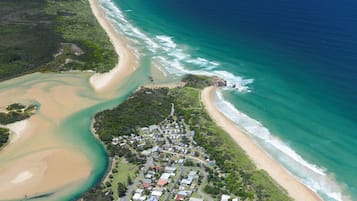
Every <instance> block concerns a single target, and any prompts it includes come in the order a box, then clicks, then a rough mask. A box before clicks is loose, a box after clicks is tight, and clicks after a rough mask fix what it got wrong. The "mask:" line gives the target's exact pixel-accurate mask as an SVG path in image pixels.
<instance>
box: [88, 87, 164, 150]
mask: <svg viewBox="0 0 357 201" xmlns="http://www.w3.org/2000/svg"><path fill="white" fill-rule="evenodd" d="M168 92H169V89H164V88H163V89H155V90H154V89H146V88H145V89H142V90H140V91H137V92H136V93H134V94H133V95H132V96H130V97H129V98H128V99H127V100H126V101H124V102H123V103H122V104H121V105H120V107H116V108H114V109H112V110H105V111H103V112H100V113H98V114H97V115H95V124H94V129H95V130H96V133H97V134H98V135H99V137H100V139H101V140H103V141H104V142H106V143H107V142H111V140H112V137H113V136H123V135H129V134H131V133H136V132H137V131H136V128H138V127H140V126H147V125H152V124H156V123H157V122H160V121H162V120H163V119H165V118H166V116H167V114H169V113H170V110H171V101H170V97H168V96H167V93H168ZM153 97H155V98H153Z"/></svg>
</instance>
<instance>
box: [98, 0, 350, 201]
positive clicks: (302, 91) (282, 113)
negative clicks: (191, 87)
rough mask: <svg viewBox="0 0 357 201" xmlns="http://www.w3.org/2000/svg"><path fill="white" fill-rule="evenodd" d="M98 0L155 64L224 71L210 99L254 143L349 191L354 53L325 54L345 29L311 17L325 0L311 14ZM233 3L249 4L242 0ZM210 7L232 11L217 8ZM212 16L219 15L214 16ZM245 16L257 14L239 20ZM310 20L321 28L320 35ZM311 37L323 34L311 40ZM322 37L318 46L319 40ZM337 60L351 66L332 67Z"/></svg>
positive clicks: (170, 72)
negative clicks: (224, 82)
mask: <svg viewBox="0 0 357 201" xmlns="http://www.w3.org/2000/svg"><path fill="white" fill-rule="evenodd" d="M226 1H227V2H226ZM100 2H101V4H102V6H103V7H104V8H105V10H106V11H107V15H108V17H109V18H110V19H111V20H112V21H113V23H114V24H115V26H116V28H117V30H118V31H119V32H121V33H122V34H123V35H125V36H126V37H127V38H128V40H130V41H131V42H132V44H131V48H133V50H134V51H135V52H136V55H137V57H138V58H139V59H140V60H143V61H145V62H146V65H154V66H157V67H159V68H161V69H162V70H163V71H164V74H165V75H167V76H172V77H180V76H182V75H184V74H188V73H191V74H198V75H209V76H219V77H221V78H224V79H226V80H227V82H228V87H226V88H224V89H222V90H221V91H220V92H219V93H218V97H219V100H220V101H218V102H217V104H218V108H219V109H220V110H221V111H222V112H223V113H224V114H226V115H227V116H228V117H229V118H231V120H232V121H234V122H235V123H236V124H237V125H238V126H239V127H241V128H243V129H244V130H245V131H246V132H247V133H249V135H250V136H251V137H252V138H253V139H254V140H255V142H256V143H257V144H258V145H259V146H261V147H262V148H264V150H265V151H266V152H267V153H268V154H269V155H271V156H272V157H274V158H275V159H276V160H277V161H279V162H280V163H281V164H282V165H283V166H284V167H285V168H286V169H288V170H289V171H290V172H291V173H292V174H293V175H294V176H295V177H296V178H298V179H299V180H300V181H301V182H303V183H304V184H305V185H307V186H308V187H309V188H310V189H312V190H313V191H315V192H317V193H318V194H319V195H320V196H321V197H322V198H323V199H324V200H350V199H353V198H357V197H356V196H357V191H356V188H355V186H357V175H356V174H355V168H357V167H356V164H357V152H356V150H355V149H354V147H355V146H357V140H356V138H357V136H356V132H354V131H355V130H356V129H357V127H356V124H355V121H356V119H355V117H356V110H354V109H356V107H355V106H354V104H353V100H357V99H356V96H355V95H353V94H354V92H356V88H354V87H351V85H346V83H345V82H346V80H348V81H349V82H351V84H352V83H355V81H356V79H355V78H353V75H356V71H355V69H354V68H351V67H350V66H353V65H354V64H356V62H355V61H354V60H351V59H347V57H348V58H350V57H352V56H353V54H354V53H357V51H356V50H355V49H349V50H348V53H349V54H348V53H346V51H345V55H340V54H336V55H334V56H330V52H329V51H333V49H334V48H335V49H336V50H337V49H338V48H341V47H340V46H342V45H345V41H343V40H342V38H341V37H342V36H341V35H339V34H340V32H339V31H344V33H346V35H349V34H352V33H354V30H336V29H335V30H334V32H336V33H337V32H338V34H337V35H336V36H337V37H336V38H333V33H330V30H328V29H327V27H328V26H330V25H331V24H328V23H333V22H332V21H323V22H321V23H320V21H318V20H319V18H320V17H321V18H323V17H326V16H325V13H323V12H326V11H327V10H329V7H326V8H321V12H320V10H319V11H318V14H317V15H316V16H313V15H311V13H310V12H312V11H311V9H310V8H309V9H305V10H302V9H301V8H302V7H304V6H303V4H304V3H306V4H307V2H304V3H301V2H300V3H295V4H291V5H289V6H288V7H286V6H287V5H285V3H283V2H280V1H279V2H278V1H277V2H272V3H271V4H269V5H266V4H262V5H259V6H257V10H258V11H261V13H255V12H252V13H247V11H249V10H239V9H238V8H240V7H239V5H238V4H239V3H237V2H233V1H230V0H225V2H222V4H224V3H226V4H228V5H230V8H229V6H224V5H218V6H217V5H216V4H215V5H216V6H215V7H212V6H213V5H212V2H206V3H204V2H201V1H200V0H199V1H197V2H196V1H195V2H193V3H192V2H191V1H190V2H188V1H185V0H184V1H182V2H181V3H180V4H178V3H177V2H176V1H161V0H154V1H152V2H150V3H148V2H143V1H140V0H132V1H125V0H115V1H113V0H100ZM256 3H257V2H256ZM260 3H261V2H260ZM260 3H259V2H258V3H257V4H260ZM241 4H244V5H241V7H242V8H247V9H248V8H249V9H253V7H252V5H250V3H241ZM275 4H276V6H274V5H275ZM198 5H201V7H200V6H198ZM326 5H330V3H329V4H326ZM312 6H316V5H312ZM233 8H234V9H233ZM284 8H288V11H289V12H288V11H286V10H282V9H284ZM219 9H223V10H222V11H220V12H222V13H224V12H226V13H225V14H226V15H232V16H224V17H222V16H223V15H224V14H222V13H219V12H218V11H217V10H219ZM224 9H226V11H225V10H224ZM235 9H236V10H237V9H238V10H239V12H238V11H237V12H235ZM316 9H319V8H316ZM339 9H342V8H339ZM291 11H293V12H291ZM294 12H295V13H294ZM299 12H301V15H299V14H297V13H299ZM277 13H282V14H284V15H286V16H285V17H286V19H285V20H286V21H288V22H289V23H287V22H286V21H283V20H284V18H276V15H277ZM291 13H293V14H291ZM294 14H296V16H295V15H294ZM255 15H257V16H255ZM290 15H292V16H290ZM336 15H337V14H336ZM214 16H216V17H217V19H214ZM237 16H239V17H241V18H239V17H237ZM219 17H221V18H222V20H224V21H220V22H221V23H220V24H219V23H218V24H217V21H219V19H220V18H219ZM258 17H260V18H261V19H263V18H264V20H263V21H267V22H266V24H265V25H264V26H267V27H266V30H267V31H268V30H269V31H270V32H269V34H266V38H264V36H265V35H264V34H263V33H264V30H260V32H258V31H257V29H258V28H259V29H260V28H261V27H260V26H263V25H259V23H258V21H257V18H258ZM289 17H290V18H291V19H290V18H289ZM300 17H301V19H305V18H314V17H315V18H314V19H313V20H312V21H311V23H310V24H309V23H308V20H307V21H305V20H301V21H297V22H295V21H294V20H295V18H296V19H300ZM336 17H337V18H338V19H339V17H341V16H336ZM342 17H345V16H342ZM206 18H207V19H206ZM228 18H231V19H228ZM238 18H239V19H238ZM337 18H336V19H337ZM208 19H210V20H208ZM233 19H234V20H235V21H233ZM244 20H246V21H244ZM249 20H251V21H252V22H254V23H257V24H254V23H252V24H249V23H246V22H249ZM270 20H271V21H270ZM279 20H281V22H280V21H279ZM290 20H292V21H294V23H295V25H294V26H296V27H293V26H291V25H292V24H294V23H291V22H292V21H290ZM320 20H321V19H320ZM274 22H275V24H274ZM227 23H231V24H227ZM279 23H280V24H281V25H282V26H281V27H279ZM333 25H334V24H333ZM224 26H225V27H224ZM255 26H256V27H255ZM264 26H263V27H264ZM214 27H216V28H217V29H216V30H215V29H213V28H214ZM273 28H274V30H272V29H273ZM297 29H299V30H301V33H297ZM325 29H326V30H325ZM316 30H319V31H322V32H319V33H320V35H321V37H322V38H319V36H320V35H318V34H316ZM253 31H255V32H254V33H253ZM279 31H280V32H279ZM323 31H325V32H326V33H328V34H327V35H326V34H325V35H324V34H323ZM331 32H333V31H331ZM292 33H294V34H297V35H296V36H295V35H293V34H292ZM273 34H275V35H273ZM299 34H302V35H304V37H300V35H299ZM309 34H310V35H309ZM320 39H321V40H324V41H326V43H321V44H320V41H319V40H320ZM294 40H296V41H295V42H294ZM333 40H335V42H334V43H333V44H332V42H331V41H333ZM286 41H287V42H286ZM330 42H331V43H330ZM355 42H356V41H354V40H352V39H351V43H355ZM318 45H321V47H320V46H318ZM323 45H325V48H326V49H321V48H322V46H323ZM304 48H306V49H304ZM319 48H320V49H321V51H319ZM327 50H329V51H327ZM307 53H309V54H307ZM343 56H345V57H343ZM342 59H344V60H343V61H342ZM339 61H341V64H339ZM340 66H341V67H340ZM346 66H347V67H346ZM342 67H344V68H343V70H344V71H346V70H352V71H351V72H343V71H342V72H341V71H338V69H339V68H340V69H341V68H342ZM355 77H357V75H356V76H355ZM355 84H357V83H355ZM344 90H345V91H344ZM348 91H349V92H348ZM351 93H352V94H351Z"/></svg>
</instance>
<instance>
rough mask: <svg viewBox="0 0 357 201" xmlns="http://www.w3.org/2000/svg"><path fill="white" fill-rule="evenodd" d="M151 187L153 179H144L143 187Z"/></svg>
mask: <svg viewBox="0 0 357 201" xmlns="http://www.w3.org/2000/svg"><path fill="white" fill-rule="evenodd" d="M150 187H151V179H143V182H142V184H141V188H144V189H148V188H150Z"/></svg>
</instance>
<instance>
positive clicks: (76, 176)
mask: <svg viewBox="0 0 357 201" xmlns="http://www.w3.org/2000/svg"><path fill="white" fill-rule="evenodd" d="M90 4H91V8H92V11H93V13H94V15H95V16H96V18H97V19H98V21H99V23H100V24H101V25H102V27H103V28H104V30H105V31H106V32H107V34H108V36H109V38H110V40H111V42H112V43H113V45H114V47H115V50H116V52H117V53H118V55H119V54H120V62H119V63H118V65H117V66H116V67H115V68H114V69H113V70H111V71H110V72H108V73H105V74H95V75H93V76H92V77H90V78H89V75H90V74H91V73H88V72H86V73H79V72H78V73H74V72H72V73H61V74H40V73H35V74H31V75H26V76H22V77H19V78H15V79H12V80H8V81H6V82H3V83H0V89H1V90H0V106H6V105H9V104H12V103H15V102H19V101H20V102H23V101H26V102H32V101H36V102H38V103H39V104H40V107H39V111H38V112H37V113H36V114H35V115H34V116H32V117H31V118H30V119H28V120H25V121H23V122H18V123H15V124H13V125H10V126H9V128H10V129H11V130H12V132H13V133H14V138H13V139H12V143H9V144H8V145H7V146H6V147H5V148H4V149H2V150H1V151H0V200H10V199H21V198H24V196H25V195H26V196H36V195H40V194H44V193H51V192H55V191H57V190H59V189H63V188H64V187H68V186H71V189H72V187H73V189H72V190H75V188H78V187H79V186H81V184H82V183H83V182H86V180H87V179H88V177H89V176H90V174H91V172H92V171H93V170H92V167H93V162H94V161H90V160H89V159H88V157H87V156H86V155H85V153H83V152H82V151H81V149H80V148H78V145H77V144H76V143H75V142H70V141H68V140H66V139H65V138H64V137H63V136H66V135H76V133H64V132H66V130H65V129H64V128H62V127H61V123H63V121H65V120H66V119H67V118H68V117H69V116H71V115H73V114H76V113H78V112H79V111H81V110H83V109H85V108H88V107H91V106H93V105H95V104H98V103H100V102H102V101H104V100H107V98H113V97H114V96H113V95H114V94H113V91H114V90H115V89H118V87H120V85H121V84H122V83H124V80H125V78H127V77H128V76H129V75H130V74H131V73H133V72H134V71H135V65H136V64H137V61H136V60H135V56H134V54H133V53H132V52H131V51H130V50H129V49H128V48H127V44H126V43H125V41H124V40H123V39H122V38H120V37H119V35H118V34H117V33H116V32H115V30H114V29H113V27H112V26H111V24H110V22H109V21H108V20H107V19H106V18H105V16H104V13H103V10H102V9H101V8H100V6H99V4H98V2H97V1H96V0H90ZM88 78H89V79H90V84H91V85H92V87H90V86H89V85H88ZM93 88H94V89H95V91H97V92H100V96H98V94H97V93H94V91H93ZM103 95H104V96H103ZM104 97H105V98H104ZM14 189H16V190H14ZM67 190H70V189H67ZM59 194H60V192H59Z"/></svg>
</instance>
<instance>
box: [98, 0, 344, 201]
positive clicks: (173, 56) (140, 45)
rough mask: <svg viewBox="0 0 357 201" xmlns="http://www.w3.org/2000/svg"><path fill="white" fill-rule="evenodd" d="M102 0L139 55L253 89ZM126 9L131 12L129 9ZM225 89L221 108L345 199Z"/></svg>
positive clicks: (328, 194)
mask: <svg viewBox="0 0 357 201" xmlns="http://www.w3.org/2000/svg"><path fill="white" fill-rule="evenodd" d="M100 4H101V6H102V7H103V9H104V10H105V11H106V15H107V18H109V19H110V20H111V21H112V22H113V25H114V28H115V29H116V30H117V31H118V32H119V33H120V34H121V35H123V36H125V37H126V38H127V39H128V40H129V41H130V42H131V44H130V46H129V48H131V49H132V50H133V51H134V53H135V54H136V56H137V57H138V58H140V57H145V56H148V57H150V58H151V63H152V64H154V65H156V66H160V69H162V70H164V71H165V72H164V74H170V75H171V76H182V75H185V74H195V75H207V76H218V77H220V78H223V79H225V80H226V81H227V87H226V88H223V89H222V90H223V91H225V90H232V89H233V88H234V89H235V90H237V91H239V92H246V93H248V92H250V91H251V89H250V88H249V85H250V84H251V83H253V81H254V79H252V78H251V79H245V78H243V77H240V76H237V75H234V74H232V73H230V72H228V71H224V70H220V69H222V68H221V67H222V66H221V64H220V62H219V61H211V60H209V59H207V58H203V57H193V56H192V55H191V54H190V53H188V51H187V48H184V47H187V46H183V45H180V44H177V43H176V42H175V41H174V37H170V36H166V35H156V36H152V37H151V36H149V35H148V34H145V33H144V32H142V31H140V30H139V29H138V28H137V27H135V26H134V25H133V24H131V23H130V22H129V21H128V20H127V19H126V18H125V15H124V13H123V12H122V11H121V10H120V9H119V8H118V7H117V6H116V5H115V4H114V3H113V2H112V0H100ZM126 12H131V10H127V11H126ZM222 90H221V91H218V92H217V96H218V99H219V101H217V103H216V104H217V107H218V109H219V110H220V111H221V112H222V113H223V114H225V115H226V116H227V117H228V118H229V119H231V120H232V121H233V122H235V123H236V124H237V126H239V127H241V128H243V129H244V130H245V131H247V133H248V134H249V135H250V136H251V137H252V138H253V139H254V140H255V141H256V142H257V143H258V144H259V145H260V146H261V147H263V148H264V150H266V151H267V152H268V153H269V154H270V155H272V156H273V157H274V158H275V159H276V160H278V161H279V162H280V163H281V164H283V166H284V167H286V168H287V169H288V170H289V171H290V172H291V173H293V175H294V176H296V177H297V178H298V179H299V180H300V181H301V182H302V183H304V184H305V185H307V186H308V187H309V188H310V189H312V190H313V191H315V192H317V193H319V194H320V195H321V196H322V197H323V198H324V199H325V200H335V201H342V200H345V199H346V198H343V197H342V193H341V192H342V191H341V187H340V186H339V185H338V184H337V183H336V182H335V181H334V179H333V176H332V175H329V174H327V172H326V170H325V169H324V168H321V167H318V166H316V165H314V164H311V163H310V162H308V161H306V160H304V159H303V158H302V157H301V156H300V155H299V154H298V153H296V152H295V151H294V150H293V149H291V148H290V147H289V146H288V145H286V144H285V143H284V142H282V141H281V140H280V139H278V138H277V137H274V136H273V135H272V134H271V133H270V132H269V130H268V129H267V128H266V127H264V126H263V125H262V124H261V123H260V122H259V121H257V120H254V119H252V118H250V117H249V116H247V115H246V114H244V113H242V112H240V111H238V110H237V109H236V108H235V107H234V106H233V105H232V104H231V103H229V102H228V101H227V100H225V99H224V97H223V95H222Z"/></svg>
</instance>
